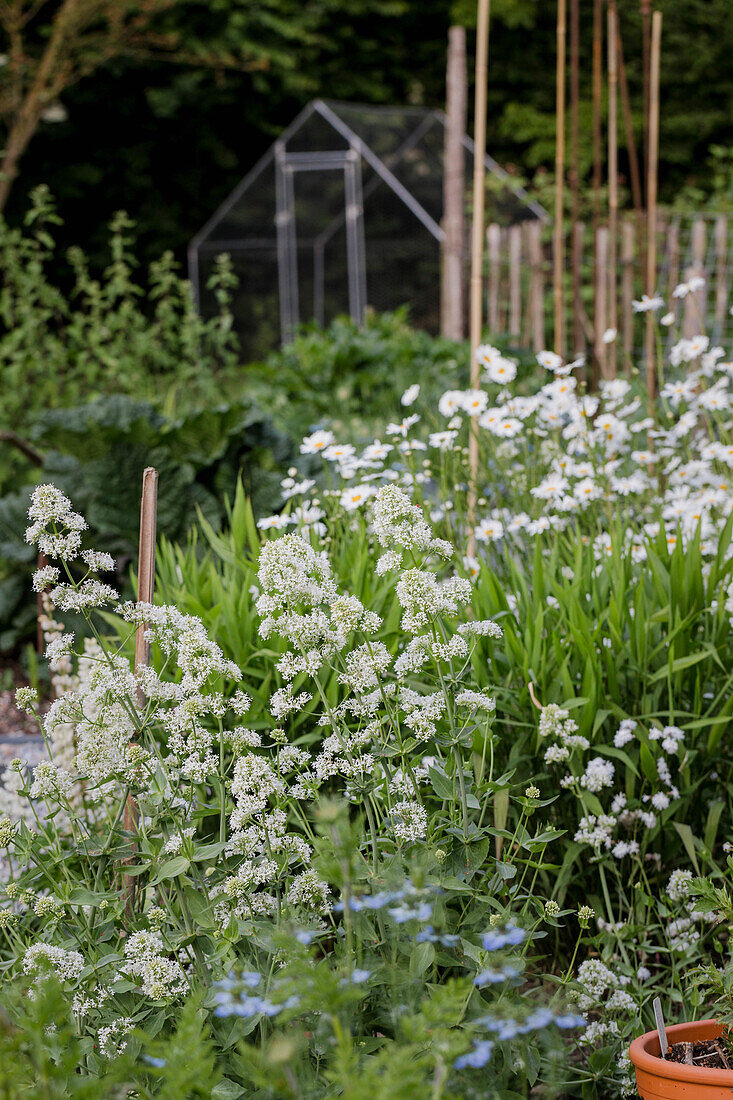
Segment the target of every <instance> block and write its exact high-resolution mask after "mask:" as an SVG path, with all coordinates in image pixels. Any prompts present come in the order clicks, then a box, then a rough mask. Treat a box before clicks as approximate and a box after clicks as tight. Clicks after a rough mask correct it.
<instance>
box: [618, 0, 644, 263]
mask: <svg viewBox="0 0 733 1100" xmlns="http://www.w3.org/2000/svg"><path fill="white" fill-rule="evenodd" d="M614 14H615V23H616V62H617V64H618V87H619V92H620V93H621V106H622V109H623V115H624V129H625V131H626V151H627V153H628V157H629V176H630V179H631V199H632V202H633V204H634V211H635V213H636V221H637V228H638V232H639V241H640V242H641V235H642V232H643V227H644V199H643V196H642V193H641V176H640V175H639V157H638V155H637V152H636V139H635V138H634V119H633V115H632V114H631V97H630V95H629V83H628V81H627V79H626V66H625V65H624V48H623V42H622V40H621V22H620V20H619V16H618V12H617V11H616V12H614Z"/></svg>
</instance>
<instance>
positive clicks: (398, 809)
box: [392, 801, 428, 844]
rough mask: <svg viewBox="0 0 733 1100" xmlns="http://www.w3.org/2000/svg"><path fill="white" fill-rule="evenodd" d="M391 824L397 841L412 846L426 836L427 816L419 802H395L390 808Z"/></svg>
mask: <svg viewBox="0 0 733 1100" xmlns="http://www.w3.org/2000/svg"><path fill="white" fill-rule="evenodd" d="M392 824H393V826H394V834H395V837H396V838H397V840H400V841H402V843H403V844H414V843H416V842H417V841H418V840H424V839H425V837H426V835H427V828H428V815H427V813H426V811H425V808H424V807H423V806H421V805H420V803H419V802H413V801H403V802H396V803H395V804H394V806H393V807H392Z"/></svg>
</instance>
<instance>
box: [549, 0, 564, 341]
mask: <svg viewBox="0 0 733 1100" xmlns="http://www.w3.org/2000/svg"><path fill="white" fill-rule="evenodd" d="M566 22H567V14H566V0H557V71H556V76H557V79H556V82H555V104H556V107H555V110H556V115H557V129H556V134H555V226H554V230H555V232H554V235H553V247H552V251H553V257H552V271H553V275H552V297H553V302H554V314H555V327H554V332H553V334H554V341H555V351H556V352H557V354H558V355H562V354H563V349H564V342H565V341H564V334H563V321H564V317H563V312H564V301H563V269H564V266H565V265H564V263H563V259H564V257H563V213H564V203H563V184H564V180H565V25H566Z"/></svg>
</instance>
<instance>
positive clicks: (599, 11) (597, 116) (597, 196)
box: [593, 0, 603, 238]
mask: <svg viewBox="0 0 733 1100" xmlns="http://www.w3.org/2000/svg"><path fill="white" fill-rule="evenodd" d="M602 50H603V7H602V0H593V235H594V238H595V231H596V229H597V228H598V224H599V222H600V218H601V158H602V155H603V152H602V141H601V105H602V100H603V55H602Z"/></svg>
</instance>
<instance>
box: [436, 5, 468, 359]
mask: <svg viewBox="0 0 733 1100" xmlns="http://www.w3.org/2000/svg"><path fill="white" fill-rule="evenodd" d="M466 89H467V82H466V29H465V27H450V28H449V30H448V67H447V74H446V103H445V145H444V152H443V229H444V231H445V240H444V241H443V269H442V294H441V303H440V304H441V310H440V331H441V333H442V335H443V336H447V337H448V338H449V339H450V340H463V337H464V324H463V237H464V225H463V206H464V201H465V193H466V181H465V172H464V161H465V154H464V149H463V139H464V136H465V133H466Z"/></svg>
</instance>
